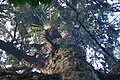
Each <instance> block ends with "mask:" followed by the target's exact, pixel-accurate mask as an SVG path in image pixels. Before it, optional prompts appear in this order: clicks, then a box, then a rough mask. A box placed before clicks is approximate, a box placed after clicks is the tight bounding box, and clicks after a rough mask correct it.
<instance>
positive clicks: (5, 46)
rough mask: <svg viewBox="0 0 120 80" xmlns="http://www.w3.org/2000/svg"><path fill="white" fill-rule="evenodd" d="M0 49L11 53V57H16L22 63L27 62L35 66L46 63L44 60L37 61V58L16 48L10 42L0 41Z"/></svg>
mask: <svg viewBox="0 0 120 80" xmlns="http://www.w3.org/2000/svg"><path fill="white" fill-rule="evenodd" d="M0 49H2V50H4V51H6V52H8V53H10V54H11V55H13V56H14V57H16V58H17V59H18V60H20V61H21V60H25V61H27V62H29V63H32V64H35V63H37V62H38V63H43V61H44V58H41V59H37V58H35V57H32V56H28V55H27V54H26V53H25V52H23V51H21V50H19V49H17V48H15V47H14V45H13V44H12V43H10V42H4V41H2V40H0Z"/></svg>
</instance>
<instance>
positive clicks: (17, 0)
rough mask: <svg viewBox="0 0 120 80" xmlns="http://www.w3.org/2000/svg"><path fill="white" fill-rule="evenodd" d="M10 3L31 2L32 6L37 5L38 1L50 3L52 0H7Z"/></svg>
mask: <svg viewBox="0 0 120 80" xmlns="http://www.w3.org/2000/svg"><path fill="white" fill-rule="evenodd" d="M8 2H9V3H10V4H14V6H18V5H23V4H26V3H28V4H31V5H32V6H38V5H39V2H41V3H42V4H50V3H51V2H52V0H8Z"/></svg>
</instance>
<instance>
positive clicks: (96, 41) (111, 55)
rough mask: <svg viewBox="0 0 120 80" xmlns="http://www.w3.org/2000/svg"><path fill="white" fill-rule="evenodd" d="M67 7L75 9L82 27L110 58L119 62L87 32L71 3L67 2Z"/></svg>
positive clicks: (77, 13)
mask: <svg viewBox="0 0 120 80" xmlns="http://www.w3.org/2000/svg"><path fill="white" fill-rule="evenodd" d="M66 4H67V6H69V7H70V8H71V9H73V10H74V11H75V13H76V15H77V16H76V20H77V22H78V23H79V24H80V26H81V27H82V28H83V29H84V30H85V31H86V32H87V33H88V34H89V36H90V37H91V38H92V39H93V40H94V41H95V42H96V44H97V45H98V46H99V47H100V48H101V49H102V51H103V52H104V53H106V54H107V55H108V56H110V57H111V58H112V59H113V60H114V61H117V58H115V57H114V56H113V55H112V54H111V53H109V52H108V51H107V50H106V49H105V48H104V47H102V46H101V45H100V44H99V42H98V41H97V40H96V38H95V37H94V36H93V35H92V34H91V32H90V31H88V30H87V28H86V27H85V26H84V25H83V24H82V22H81V21H80V20H79V12H78V11H77V10H76V9H75V8H74V7H73V6H72V5H70V4H69V2H68V1H67V0H66Z"/></svg>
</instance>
